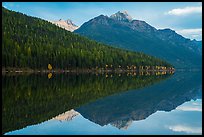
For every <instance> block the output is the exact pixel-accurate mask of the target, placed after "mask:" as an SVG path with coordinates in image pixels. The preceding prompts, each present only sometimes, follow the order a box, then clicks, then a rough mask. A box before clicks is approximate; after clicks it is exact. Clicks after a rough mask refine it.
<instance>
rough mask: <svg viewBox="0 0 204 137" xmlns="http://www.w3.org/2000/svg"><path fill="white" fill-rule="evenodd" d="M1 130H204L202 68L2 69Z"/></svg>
mask: <svg viewBox="0 0 204 137" xmlns="http://www.w3.org/2000/svg"><path fill="white" fill-rule="evenodd" d="M2 132H3V134H5V135H21V134H28V135H35V134H37V135H40V134H42V135H50V134H61V135H66V134H67V135H68V134H74V135H76V134H100V135H103V134H106V135H107V134H114V135H116V134H151V135H154V134H165V135H169V134H178V135H180V134H181V135H182V134H202V72H201V71H176V72H175V73H173V74H168V73H167V74H166V73H165V74H148V73H146V74H143V73H139V72H138V73H123V74H116V73H113V74H112V73H110V74H92V73H89V74H88V73H87V74H75V73H61V74H56V73H50V74H43V73H42V74H41V73H39V74H8V75H7V74H6V75H2Z"/></svg>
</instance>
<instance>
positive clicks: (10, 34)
mask: <svg viewBox="0 0 204 137" xmlns="http://www.w3.org/2000/svg"><path fill="white" fill-rule="evenodd" d="M2 35H3V36H2V68H31V69H47V65H48V64H52V66H53V69H76V68H96V67H97V68H104V67H105V66H106V67H107V66H109V67H110V66H111V67H112V68H116V67H118V66H120V67H121V68H126V66H131V65H135V66H144V65H147V66H165V67H172V65H171V64H169V63H167V62H166V61H163V60H161V59H158V58H155V57H153V56H148V55H145V54H143V53H140V52H131V51H127V50H124V49H119V48H113V47H111V46H108V45H105V44H102V43H99V42H96V41H93V40H90V39H88V38H86V37H82V36H80V35H78V34H75V33H72V32H69V31H66V30H65V29H62V28H59V27H57V26H55V25H53V24H51V23H50V22H48V21H45V20H42V19H40V18H36V17H31V16H27V15H25V14H22V13H18V12H14V11H10V10H7V9H5V8H3V7H2Z"/></svg>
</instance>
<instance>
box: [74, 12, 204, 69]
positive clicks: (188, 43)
mask: <svg viewBox="0 0 204 137" xmlns="http://www.w3.org/2000/svg"><path fill="white" fill-rule="evenodd" d="M74 32H75V33H77V34H80V35H82V36H87V37H88V38H91V39H94V40H97V41H99V42H103V43H105V44H109V45H111V46H113V47H120V48H124V49H128V50H132V51H139V52H144V53H146V54H149V55H152V56H155V57H158V58H161V59H164V60H166V61H169V62H170V63H172V64H173V65H174V66H175V67H176V68H201V61H202V52H201V51H202V46H200V47H201V48H199V47H198V46H197V44H196V43H197V41H192V40H190V39H186V38H184V37H183V36H181V35H179V34H177V33H176V32H175V31H174V30H171V29H159V30H158V29H156V28H155V27H153V26H151V25H149V24H148V23H146V22H145V21H141V20H133V19H132V17H131V16H130V15H128V13H127V12H120V11H119V12H117V13H115V14H113V15H111V16H110V17H108V16H104V15H100V16H98V17H95V18H93V19H91V20H89V21H88V22H85V23H84V24H83V25H81V27H80V28H78V29H76V30H75V31H74ZM200 44H201V45H202V43H200Z"/></svg>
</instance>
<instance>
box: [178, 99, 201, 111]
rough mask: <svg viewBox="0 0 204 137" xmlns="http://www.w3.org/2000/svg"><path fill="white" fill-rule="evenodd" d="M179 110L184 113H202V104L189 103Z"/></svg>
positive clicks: (179, 107)
mask: <svg viewBox="0 0 204 137" xmlns="http://www.w3.org/2000/svg"><path fill="white" fill-rule="evenodd" d="M176 109H177V110H182V111H200V112H202V102H201V101H199V102H187V103H185V104H183V105H181V106H178V107H177V108H176Z"/></svg>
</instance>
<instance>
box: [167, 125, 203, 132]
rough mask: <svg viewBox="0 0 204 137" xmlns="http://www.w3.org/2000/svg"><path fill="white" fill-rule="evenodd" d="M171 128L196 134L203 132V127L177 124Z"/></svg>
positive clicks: (170, 127)
mask: <svg viewBox="0 0 204 137" xmlns="http://www.w3.org/2000/svg"><path fill="white" fill-rule="evenodd" d="M169 129H170V130H172V131H175V132H186V133H194V134H201V133H202V127H190V126H183V125H175V126H169Z"/></svg>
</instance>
